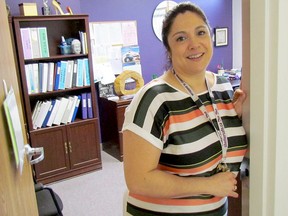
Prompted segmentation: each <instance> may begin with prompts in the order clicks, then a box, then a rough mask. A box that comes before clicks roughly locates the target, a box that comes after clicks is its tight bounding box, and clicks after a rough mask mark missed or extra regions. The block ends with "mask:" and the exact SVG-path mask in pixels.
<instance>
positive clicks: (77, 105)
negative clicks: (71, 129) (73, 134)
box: [71, 95, 81, 122]
mask: <svg viewBox="0 0 288 216" xmlns="http://www.w3.org/2000/svg"><path fill="white" fill-rule="evenodd" d="M77 97H78V98H77V101H76V103H75V108H74V112H73V116H72V119H71V122H74V121H75V119H76V116H77V112H78V109H79V105H80V101H81V95H78V96H77Z"/></svg>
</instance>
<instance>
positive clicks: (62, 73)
mask: <svg viewBox="0 0 288 216" xmlns="http://www.w3.org/2000/svg"><path fill="white" fill-rule="evenodd" d="M66 71H67V61H61V66H60V75H59V87H58V89H62V90H63V89H65V82H66V73H67V72H66Z"/></svg>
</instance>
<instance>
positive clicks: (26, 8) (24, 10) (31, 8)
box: [19, 3, 38, 16]
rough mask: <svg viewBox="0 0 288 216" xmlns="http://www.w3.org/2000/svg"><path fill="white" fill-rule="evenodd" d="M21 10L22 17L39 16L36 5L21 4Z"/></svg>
mask: <svg viewBox="0 0 288 216" xmlns="http://www.w3.org/2000/svg"><path fill="white" fill-rule="evenodd" d="M19 9H20V15H22V16H38V11H37V5H36V3H21V4H19Z"/></svg>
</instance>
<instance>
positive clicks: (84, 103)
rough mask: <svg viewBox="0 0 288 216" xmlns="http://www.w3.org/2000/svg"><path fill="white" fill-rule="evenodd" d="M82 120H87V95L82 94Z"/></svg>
mask: <svg viewBox="0 0 288 216" xmlns="http://www.w3.org/2000/svg"><path fill="white" fill-rule="evenodd" d="M81 110H82V119H87V94H86V93H82V94H81Z"/></svg>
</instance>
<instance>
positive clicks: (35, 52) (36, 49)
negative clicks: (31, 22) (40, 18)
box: [29, 27, 41, 58]
mask: <svg viewBox="0 0 288 216" xmlns="http://www.w3.org/2000/svg"><path fill="white" fill-rule="evenodd" d="M29 30H30V38H31V47H32V57H33V58H40V57H41V55H40V46H39V38H38V29H37V28H36V27H33V28H29Z"/></svg>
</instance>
